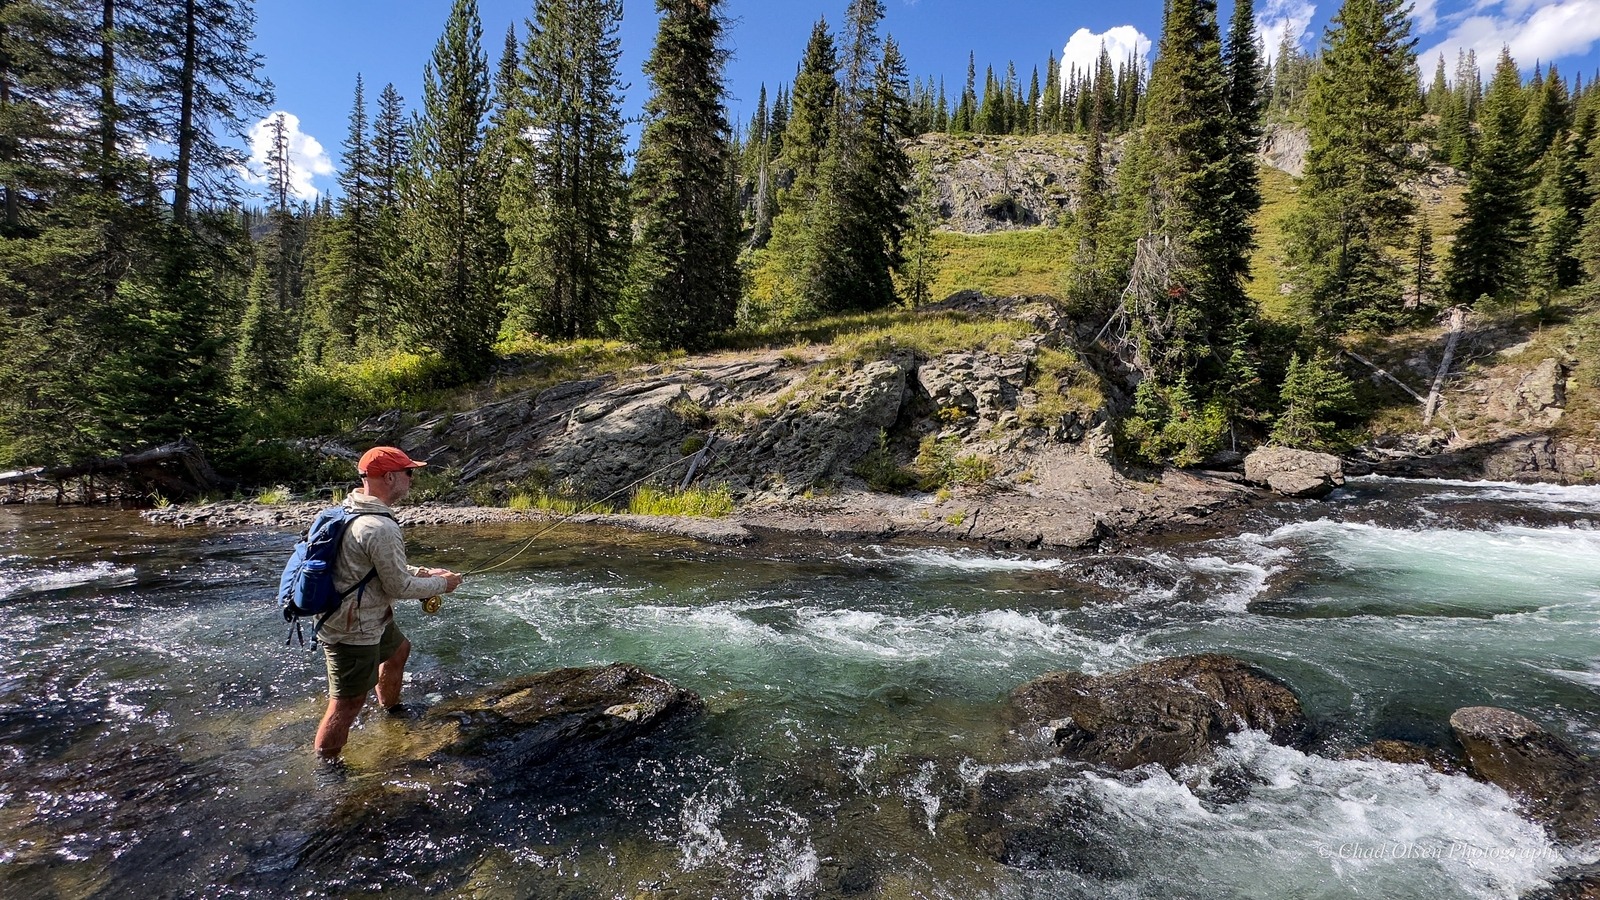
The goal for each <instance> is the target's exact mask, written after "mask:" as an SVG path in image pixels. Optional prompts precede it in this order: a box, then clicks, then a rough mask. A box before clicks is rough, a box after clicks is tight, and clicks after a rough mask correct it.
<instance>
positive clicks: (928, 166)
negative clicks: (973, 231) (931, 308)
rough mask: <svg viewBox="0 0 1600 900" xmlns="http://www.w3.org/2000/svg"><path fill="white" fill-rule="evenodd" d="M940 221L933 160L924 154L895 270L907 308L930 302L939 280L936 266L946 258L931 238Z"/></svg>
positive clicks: (919, 164) (916, 173)
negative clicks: (935, 284) (935, 283)
mask: <svg viewBox="0 0 1600 900" xmlns="http://www.w3.org/2000/svg"><path fill="white" fill-rule="evenodd" d="M939 218H940V216H939V186H938V182H937V181H936V179H935V178H934V172H933V157H932V155H931V154H929V153H924V154H923V156H922V158H921V159H919V160H917V163H916V166H915V174H914V178H913V180H912V186H911V194H910V202H909V204H908V206H907V216H906V231H905V235H904V237H903V239H902V242H901V245H902V252H901V254H900V260H899V264H898V266H897V267H896V270H895V275H896V280H897V281H898V283H899V286H900V299H901V300H902V301H903V302H904V303H905V304H906V305H908V306H913V307H915V306H922V305H923V304H926V303H928V302H930V301H931V300H932V299H933V294H932V289H933V282H934V280H935V279H937V278H938V277H939V266H940V263H941V262H942V261H943V260H944V257H945V254H944V252H943V251H941V250H940V249H939V247H938V244H937V242H936V240H935V238H934V232H935V231H936V230H937V229H938V227H939Z"/></svg>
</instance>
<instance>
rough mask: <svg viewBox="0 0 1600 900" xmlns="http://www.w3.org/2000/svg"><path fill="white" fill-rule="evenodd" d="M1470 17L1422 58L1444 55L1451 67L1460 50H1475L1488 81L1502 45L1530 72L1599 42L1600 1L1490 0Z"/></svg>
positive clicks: (1579, 53)
mask: <svg viewBox="0 0 1600 900" xmlns="http://www.w3.org/2000/svg"><path fill="white" fill-rule="evenodd" d="M1470 12H1471V14H1470V15H1467V16H1466V17H1465V18H1461V19H1456V20H1453V21H1452V23H1451V28H1450V32H1449V34H1448V35H1446V36H1445V38H1444V39H1443V40H1441V41H1440V42H1439V43H1438V44H1437V45H1435V46H1433V47H1430V48H1429V49H1428V50H1427V51H1425V52H1424V53H1422V54H1421V57H1420V58H1421V59H1423V60H1433V59H1436V58H1438V56H1439V54H1440V53H1443V54H1444V58H1445V63H1446V65H1447V66H1451V65H1453V64H1454V62H1453V61H1454V60H1455V58H1456V54H1457V53H1458V52H1459V51H1462V50H1474V51H1476V52H1477V54H1478V65H1479V66H1480V67H1481V68H1482V69H1483V70H1484V72H1485V77H1487V75H1488V72H1489V70H1492V69H1493V68H1494V60H1496V59H1497V58H1499V56H1500V48H1501V47H1502V46H1507V47H1510V48H1511V55H1512V57H1513V58H1515V59H1516V61H1517V65H1518V66H1520V67H1522V68H1523V69H1525V70H1526V69H1532V68H1533V64H1534V63H1535V62H1543V63H1545V64H1548V63H1550V61H1552V60H1557V61H1559V60H1561V59H1563V58H1566V57H1569V56H1582V55H1584V54H1586V53H1588V52H1589V50H1590V49H1591V48H1592V47H1593V46H1594V44H1595V41H1597V40H1600V0H1486V2H1480V3H1478V4H1477V5H1476V6H1475V7H1474V8H1473V9H1472V10H1471V11H1470ZM1446 18H1449V17H1446Z"/></svg>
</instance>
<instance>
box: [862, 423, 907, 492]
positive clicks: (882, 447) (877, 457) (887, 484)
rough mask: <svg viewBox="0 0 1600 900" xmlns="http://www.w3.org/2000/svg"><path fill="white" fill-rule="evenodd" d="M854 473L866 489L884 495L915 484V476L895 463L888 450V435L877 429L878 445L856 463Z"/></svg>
mask: <svg viewBox="0 0 1600 900" xmlns="http://www.w3.org/2000/svg"><path fill="white" fill-rule="evenodd" d="M855 473H856V474H857V475H859V476H861V479H862V480H863V481H865V482H866V483H867V487H870V488H872V489H873V490H875V491H883V492H885V493H899V492H900V491H903V490H905V489H906V488H909V487H911V486H912V485H914V484H916V483H917V476H916V475H915V474H914V473H912V472H907V471H906V470H905V469H903V468H901V467H900V464H899V463H897V462H895V459H894V454H893V453H892V452H890V450H889V433H888V432H887V431H885V430H884V429H881V428H880V429H878V443H877V444H876V445H875V446H874V447H873V448H872V449H871V450H868V451H867V452H866V453H865V454H863V455H862V457H861V459H860V460H858V461H857V462H856V466H855Z"/></svg>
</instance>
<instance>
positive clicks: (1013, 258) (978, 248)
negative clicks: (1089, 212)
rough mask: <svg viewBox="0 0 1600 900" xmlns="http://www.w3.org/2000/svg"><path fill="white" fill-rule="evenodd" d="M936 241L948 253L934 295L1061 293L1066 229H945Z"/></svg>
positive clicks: (1066, 255) (940, 268) (996, 295)
mask: <svg viewBox="0 0 1600 900" xmlns="http://www.w3.org/2000/svg"><path fill="white" fill-rule="evenodd" d="M934 245H935V246H936V247H937V248H938V249H939V250H940V251H941V252H943V253H944V260H943V262H941V263H940V267H939V277H938V278H937V279H936V280H935V281H934V283H933V290H932V292H931V293H932V296H934V297H935V298H939V299H943V298H944V297H948V296H950V295H951V294H953V293H955V292H956V291H966V290H975V291H982V292H983V293H985V294H988V295H990V296H992V297H1012V296H1019V295H1021V296H1031V295H1037V294H1050V295H1054V296H1059V295H1060V294H1061V285H1062V277H1063V275H1064V274H1065V273H1064V270H1063V269H1062V261H1063V260H1065V259H1067V257H1068V253H1067V242H1066V229H1063V228H1029V229H1025V230H1021V231H1001V232H996V233H994V234H954V233H951V232H945V231H941V232H939V233H937V234H936V235H934Z"/></svg>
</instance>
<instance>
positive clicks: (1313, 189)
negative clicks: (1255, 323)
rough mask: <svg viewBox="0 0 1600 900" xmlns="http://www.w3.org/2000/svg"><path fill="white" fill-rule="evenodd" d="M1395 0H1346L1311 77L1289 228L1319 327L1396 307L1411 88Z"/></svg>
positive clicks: (1406, 205) (1292, 253) (1399, 2)
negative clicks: (1393, 250) (1306, 142)
mask: <svg viewBox="0 0 1600 900" xmlns="http://www.w3.org/2000/svg"><path fill="white" fill-rule="evenodd" d="M1414 44H1415V41H1414V40H1413V39H1412V37H1411V22H1410V19H1409V17H1408V15H1407V7H1406V5H1405V3H1404V2H1403V0H1346V2H1345V3H1344V6H1343V7H1342V8H1341V9H1340V11H1339V13H1338V14H1337V15H1336V16H1335V17H1334V19H1333V22H1332V24H1331V26H1330V27H1329V30H1328V33H1327V37H1326V49H1325V51H1324V53H1323V55H1322V63H1321V65H1320V66H1319V67H1318V69H1317V70H1316V71H1315V73H1313V75H1312V78H1311V87H1310V96H1309V101H1308V119H1309V122H1308V131H1309V138H1310V143H1311V147H1310V150H1309V152H1308V153H1307V155H1306V172H1305V177H1304V178H1303V179H1302V181H1301V186H1300V192H1299V202H1298V205H1297V208H1296V209H1295V211H1294V213H1293V214H1292V217H1291V221H1290V223H1289V226H1288V232H1289V233H1288V255H1289V257H1290V260H1291V264H1292V265H1293V266H1294V270H1295V285H1296V289H1297V291H1296V292H1297V294H1298V296H1299V297H1300V298H1301V299H1302V300H1303V301H1304V302H1305V303H1306V304H1307V305H1308V307H1309V308H1310V310H1312V311H1313V313H1314V314H1315V315H1316V316H1317V321H1318V323H1319V325H1320V326H1321V327H1323V328H1340V327H1343V326H1345V325H1347V324H1350V323H1351V322H1353V321H1355V322H1370V321H1382V320H1384V319H1386V318H1388V317H1392V316H1393V315H1395V314H1396V313H1397V312H1398V310H1399V308H1400V287H1399V285H1400V279H1399V278H1398V277H1397V275H1398V266H1397V263H1396V260H1395V259H1394V258H1393V257H1392V256H1391V255H1390V253H1389V252H1388V248H1389V247H1391V246H1397V245H1400V244H1402V243H1403V241H1404V237H1405V235H1406V233H1407V231H1408V230H1409V228H1408V225H1409V221H1410V217H1411V213H1412V202H1411V200H1410V198H1409V197H1408V195H1407V194H1406V193H1405V192H1404V190H1403V189H1402V187H1401V184H1402V181H1403V180H1404V178H1405V177H1406V176H1407V174H1408V173H1409V171H1410V169H1411V167H1412V163H1411V162H1410V160H1409V159H1408V156H1407V152H1406V149H1407V146H1408V137H1409V130H1410V127H1411V123H1412V120H1413V112H1414V110H1413V109H1412V103H1413V101H1414V97H1415V93H1416V87H1415V83H1414V79H1413V77H1412V74H1411V71H1412V62H1411V60H1412V47H1413V45H1414Z"/></svg>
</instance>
